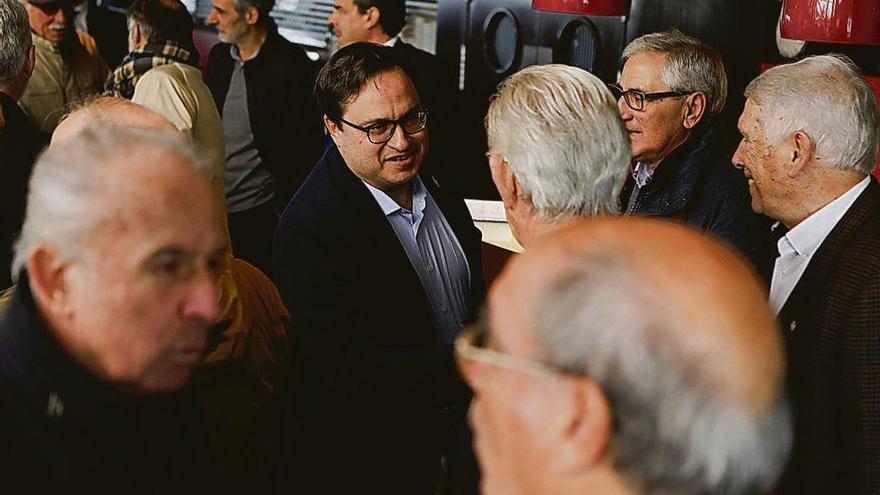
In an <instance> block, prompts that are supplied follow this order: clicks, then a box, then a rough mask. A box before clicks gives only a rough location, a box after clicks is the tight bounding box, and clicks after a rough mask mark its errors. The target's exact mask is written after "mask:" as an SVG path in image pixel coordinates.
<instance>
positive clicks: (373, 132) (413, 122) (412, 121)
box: [339, 108, 428, 144]
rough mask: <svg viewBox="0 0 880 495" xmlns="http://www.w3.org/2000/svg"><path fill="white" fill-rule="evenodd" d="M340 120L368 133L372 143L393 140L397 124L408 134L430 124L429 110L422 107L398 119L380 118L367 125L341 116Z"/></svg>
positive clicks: (414, 132)
mask: <svg viewBox="0 0 880 495" xmlns="http://www.w3.org/2000/svg"><path fill="white" fill-rule="evenodd" d="M339 121H340V122H342V123H343V124H348V125H349V126H351V127H354V128H355V129H357V130H359V131H361V132H365V133H367V139H369V140H370V142H371V143H373V144H384V143H387V142H388V141H390V140H391V136H394V132H395V131H396V130H397V126H400V128H401V129H403V132H405V133H406V134H416V133H419V132H422V131H423V130H425V127H426V126H427V125H428V110H427V109H424V108H422V109H419V110H415V111H412V112H409V113H407V114H406V115H404V116H403V117H401V118H399V119H397V120H380V121H378V122H376V123H374V124H371V125H369V126H367V127H361V126H359V125H357V124H353V123H351V122H349V121H347V120H345V119H343V118H341V117H340V118H339Z"/></svg>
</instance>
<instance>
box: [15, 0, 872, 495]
mask: <svg viewBox="0 0 880 495" xmlns="http://www.w3.org/2000/svg"><path fill="white" fill-rule="evenodd" d="M72 6H73V4H72V3H70V2H67V1H66V0H60V1H57V2H46V1H43V0H33V1H30V2H26V5H24V7H22V5H21V4H19V3H18V0H0V23H3V27H4V29H2V30H0V32H2V33H4V36H8V37H9V46H10V48H11V49H6V48H4V49H3V50H2V52H3V54H2V56H0V61H2V62H4V63H3V64H0V65H2V66H3V67H5V68H8V70H7V73H4V74H0V90H2V93H3V100H2V103H3V114H4V117H5V121H6V123H7V125H6V127H5V128H4V134H3V141H2V142H3V148H0V160H2V161H3V162H2V163H0V165H2V166H4V167H5V166H6V164H7V160H9V162H10V163H18V162H21V163H22V164H25V165H22V167H23V168H21V169H19V170H18V172H19V175H21V176H23V177H25V178H26V177H27V176H29V175H32V177H31V178H30V187H29V192H28V198H27V213H26V215H25V213H24V206H23V201H24V198H23V197H22V196H21V192H20V191H19V196H14V195H12V196H11V197H13V198H14V197H18V198H19V199H18V202H19V203H21V204H20V205H18V206H16V205H14V204H10V211H18V212H19V213H18V215H23V216H24V218H23V221H22V219H21V218H19V219H18V221H17V224H16V222H15V221H13V222H8V223H9V228H10V229H15V232H18V229H19V228H20V229H21V232H20V234H18V236H17V241H16V243H15V247H14V249H12V247H11V239H12V234H10V235H9V236H6V233H5V232H4V234H3V235H4V236H6V237H8V239H7V238H6V237H4V241H8V242H7V243H8V244H10V246H7V247H4V249H8V250H10V254H11V255H12V256H13V258H14V259H13V263H12V270H11V273H10V276H11V277H12V278H14V279H15V280H16V281H17V284H18V285H17V287H16V289H15V290H14V292H13V293H12V296H11V301H10V302H9V305H8V307H7V308H6V309H5V311H4V314H3V316H2V319H0V357H2V359H0V405H2V406H3V407H2V408H0V411H2V418H3V419H2V423H3V435H2V437H0V438H2V439H3V441H4V444H5V447H3V448H2V449H0V451H2V455H0V461H2V462H0V466H2V467H0V471H2V472H4V473H5V476H4V479H5V480H6V482H8V483H9V485H11V486H12V487H14V488H20V489H22V490H28V489H31V490H36V491H47V490H59V489H85V488H90V489H92V490H93V491H97V492H99V493H104V492H107V493H110V492H114V493H119V492H123V493H129V492H131V493H139V492H144V493H155V492H159V491H161V492H165V493H168V492H170V493H178V492H179V493H184V492H189V493H191V492H199V491H208V490H210V491H224V490H229V491H233V490H239V491H240V490H247V489H248V488H250V489H255V490H257V491H261V492H262V491H270V490H276V489H277V490H280V491H295V490H298V491H300V492H305V493H351V492H365V493H388V494H395V493H400V494H426V495H427V494H434V493H453V494H467V493H476V491H477V490H478V487H480V486H481V487H482V490H483V492H484V493H487V494H489V495H501V494H505V495H507V494H517V493H521V494H526V495H529V494H544V493H569V492H570V493H603V494H609V493H610V494H614V493H695V494H696V493H725V494H726V493H730V494H741V493H742V494H745V493H763V492H766V491H767V490H769V489H771V488H772V487H773V486H775V484H776V483H777V480H779V479H780V477H781V484H780V485H779V487H778V490H779V493H782V494H788V493H798V494H802V493H832V492H841V493H873V492H875V491H876V489H877V488H878V485H880V464H878V461H877V457H878V456H877V454H876V449H877V446H876V445H875V443H876V442H874V441H873V438H874V437H875V436H877V433H878V432H877V424H878V421H877V417H878V416H877V414H878V411H877V397H878V396H880V395H878V394H880V390H877V386H876V385H877V383H880V381H878V380H877V374H878V373H880V371H878V370H880V366H878V364H877V363H878V356H877V350H878V345H877V343H876V335H875V334H876V333H877V332H876V330H877V328H876V327H877V323H878V321H880V315H878V314H877V310H876V309H875V307H876V306H877V304H876V302H877V301H876V300H877V298H878V297H880V296H878V289H877V287H876V285H877V284H878V283H880V276H878V272H880V258H878V255H877V253H878V252H880V251H878V248H880V245H878V243H880V232H878V227H877V220H876V218H877V213H878V212H877V209H878V205H877V202H878V190H877V187H878V186H877V184H876V182H875V181H874V180H873V179H871V178H870V176H869V174H870V172H871V170H872V168H873V165H874V164H875V163H876V160H877V153H878V143H880V135H878V134H880V131H878V124H877V122H878V110H877V102H876V99H875V97H874V95H873V93H872V92H871V90H870V88H869V87H868V86H867V84H866V83H865V82H864V81H863V80H862V79H861V77H860V73H859V71H858V69H857V68H855V67H854V66H853V65H852V63H851V62H849V61H848V60H846V59H843V58H839V57H833V56H822V57H809V58H807V59H805V60H802V61H800V62H797V63H793V64H789V65H784V66H780V67H776V68H773V69H770V70H768V71H767V72H766V73H764V74H762V75H760V76H759V77H758V78H757V79H755V81H753V82H752V83H751V84H750V85H749V86H748V88H747V89H746V97H747V101H746V105H745V110H744V111H743V114H742V116H741V117H740V119H739V132H740V133H741V135H742V140H741V141H740V143H739V145H738V147H735V146H733V145H732V144H731V143H728V142H726V141H725V139H724V133H723V131H722V129H720V127H721V125H720V122H719V121H718V120H717V116H718V115H719V114H720V112H721V111H722V109H723V108H724V105H725V101H726V95H727V78H726V74H725V72H724V66H723V63H722V61H721V58H720V56H719V55H718V54H717V53H716V52H715V51H714V50H713V49H711V48H710V47H708V46H706V45H705V44H703V43H701V42H700V41H698V40H696V39H694V38H691V37H689V36H686V35H684V34H682V33H680V32H678V31H670V32H664V33H654V34H649V35H645V36H642V37H640V38H637V39H636V40H634V41H633V42H632V43H631V44H630V45H629V46H627V48H626V49H625V50H624V53H623V57H622V66H621V67H622V70H621V74H620V80H619V81H618V82H617V83H616V84H613V85H610V87H608V86H606V85H605V84H604V83H602V81H600V80H599V79H598V78H596V77H595V76H593V75H591V74H589V73H587V72H586V71H583V70H581V69H577V68H573V67H567V66H561V65H547V66H539V67H530V68H527V69H524V70H522V71H520V72H518V73H517V74H514V75H513V76H511V77H510V78H508V79H507V80H506V81H505V82H504V83H503V84H502V85H501V87H500V88H499V91H498V94H497V95H496V97H495V98H494V99H493V100H492V103H491V105H490V108H489V112H488V115H487V118H486V126H487V134H488V139H489V143H488V144H489V165H490V168H491V173H492V178H493V181H494V182H495V184H496V186H497V189H498V191H499V193H500V195H501V198H502V200H503V202H504V206H505V210H506V212H507V215H508V220H509V222H510V225H511V228H512V231H513V233H514V235H515V236H516V237H517V238H518V239H519V240H520V242H521V244H522V245H523V246H524V247H525V248H526V249H527V251H526V253H525V254H523V255H521V256H519V257H518V258H517V259H515V260H514V261H513V262H512V263H510V265H509V267H508V268H507V269H506V270H505V272H504V273H503V275H502V276H501V278H500V280H499V282H498V283H497V284H496V285H495V286H493V288H492V290H491V291H490V293H489V297H488V304H487V306H486V312H485V313H484V314H483V316H482V317H479V318H478V310H479V308H480V306H481V305H482V303H483V300H484V298H485V296H486V286H485V282H484V280H483V275H482V261H481V250H480V235H479V232H478V231H477V230H476V229H475V227H474V225H473V222H472V221H471V219H470V216H469V214H468V211H467V209H466V207H465V205H464V203H463V201H462V200H461V198H460V197H459V196H458V195H457V193H456V191H455V189H454V187H452V185H451V184H449V182H448V180H447V177H445V176H444V175H443V174H442V173H441V172H442V171H443V167H444V163H443V162H444V160H448V159H449V155H446V154H445V153H448V152H449V148H448V146H447V145H446V144H445V141H444V140H445V139H446V136H448V135H450V134H449V133H450V131H451V128H450V127H449V122H451V120H450V119H449V117H448V114H447V113H446V112H448V110H449V108H450V106H449V105H448V100H447V95H444V92H443V91H442V90H439V89H438V88H437V86H436V84H435V83H436V80H435V78H432V77H431V70H432V68H431V62H430V55H427V54H425V53H424V52H420V51H418V50H416V49H415V48H413V47H411V46H409V45H407V44H406V43H403V42H402V41H401V40H400V39H399V38H398V34H399V32H400V30H401V29H402V27H403V25H404V20H405V8H404V7H403V3H402V2H384V1H374V2H371V1H369V0H367V1H363V2H360V1H355V0H339V1H338V2H337V4H336V6H335V10H334V13H333V14H332V16H331V17H330V22H331V25H332V27H333V29H334V31H335V34H336V35H337V38H338V39H339V42H340V45H343V46H342V47H341V48H340V49H339V50H338V51H337V52H336V53H335V54H334V55H333V56H332V57H331V58H330V60H329V61H328V62H327V63H326V64H325V65H324V67H323V68H322V69H321V70H320V72H318V73H317V74H316V75H314V74H313V73H312V71H311V64H310V62H309V61H308V60H307V58H306V56H305V54H304V52H303V51H302V49H300V48H298V47H296V46H295V45H293V44H291V43H290V42H288V41H286V40H284V39H283V38H282V37H281V36H280V35H279V34H278V32H277V27H276V26H275V24H274V22H273V21H272V20H271V18H270V17H269V13H270V11H271V10H272V7H273V2H272V0H266V1H259V0H239V1H235V0H215V1H214V3H213V9H212V11H211V14H210V16H209V18H208V21H209V23H211V24H213V25H215V26H216V27H217V30H218V34H219V35H220V38H221V41H222V43H220V44H218V45H217V46H215V48H214V49H213V50H212V52H211V54H210V57H209V62H208V70H207V76H206V77H205V79H204V80H203V79H202V76H201V73H200V72H199V69H198V66H199V61H198V55H197V52H196V50H195V48H194V46H193V44H192V29H193V24H192V17H191V16H190V14H189V13H188V12H187V11H186V9H185V7H184V6H183V4H182V3H180V2H179V1H178V0H136V1H135V2H134V3H133V4H132V6H131V8H130V9H129V13H128V18H127V22H128V48H129V53H128V54H127V55H125V56H124V58H122V60H121V61H120V64H119V66H118V67H117V68H116V69H115V70H114V71H113V73H112V74H109V76H108V73H109V71H108V68H107V66H106V64H105V63H104V62H103V61H101V59H100V58H99V57H98V54H97V51H96V49H95V42H94V40H91V39H90V38H89V37H88V35H86V34H84V33H82V32H81V31H79V30H77V29H75V28H74V25H75V23H74V20H73V19H74V16H73V13H74V12H73V9H72ZM24 12H26V13H27V14H28V16H27V20H28V24H27V26H25V25H24V21H25V18H24V15H23V13H24ZM7 25H8V26H9V27H10V29H7V28H6V26H7ZM13 28H14V29H13ZM28 28H29V29H28ZM28 30H29V31H30V32H31V33H32V34H27V33H28ZM6 33H9V34H6ZM31 36H32V38H31ZM5 41H6V40H4V42H5ZM29 41H32V43H33V44H31V43H29ZM7 56H8V58H5V57H7ZM41 71H42V72H41ZM29 78H30V81H31V82H28V79H29ZM313 79H314V89H313V85H312V80H313ZM35 80H36V81H37V82H34V81H35ZM46 81H52V82H53V84H54V85H53V86H51V88H49V87H48V83H47V82H46ZM105 81H106V82H105ZM50 89H51V91H49V90H50ZM99 90H106V91H107V92H109V93H111V94H113V95H115V96H116V98H109V99H99V100H95V101H92V102H91V103H87V104H85V105H84V106H83V107H82V108H81V109H80V110H78V111H77V112H74V113H73V114H72V115H71V116H69V117H67V118H66V119H63V120H62V116H63V114H64V113H65V110H64V109H65V108H66V106H67V105H68V104H69V103H70V102H71V101H74V100H79V99H83V98H84V97H85V96H86V95H87V94H92V93H95V92H98V91H99ZM50 93H51V94H50ZM125 100H131V102H133V103H130V102H127V101H125ZM16 101H18V102H20V103H21V108H22V109H23V114H22V112H21V111H18V109H19V107H18V105H17V104H16ZM50 107H51V108H50ZM25 116H26V117H27V118H25ZM27 120H29V121H30V122H31V123H32V124H33V125H34V126H35V127H36V128H38V129H42V130H43V131H46V132H52V131H55V132H54V135H53V139H52V145H51V146H50V148H49V149H48V151H46V152H45V153H44V154H43V155H42V156H41V157H40V158H39V160H37V164H36V166H35V167H34V169H33V173H32V174H31V173H30V168H29V167H30V165H29V164H28V163H27V162H28V160H30V163H33V161H34V160H35V156H36V153H37V151H38V150H39V148H40V146H41V143H40V141H39V134H38V133H36V131H34V129H33V128H30V130H26V129H28V127H27V125H26V121H27ZM59 122H60V124H59ZM59 125H60V127H59ZM56 128H57V129H56ZM7 129H9V130H10V131H14V132H16V133H17V134H16V135H26V134H27V133H29V134H27V135H30V136H33V137H32V138H28V139H27V140H15V141H14V142H10V143H8V142H7V139H6V138H7V134H6V130H7ZM322 129H324V130H325V131H326V133H327V135H328V136H329V138H330V141H332V143H329V144H328V145H326V149H323V148H324V147H325V146H324V143H323V139H324V138H323V135H322ZM175 131H176V132H175ZM18 133H22V134H18ZM438 142H439V145H438ZM7 144H9V146H10V148H11V149H12V153H10V150H8V149H7ZM291 144H294V145H296V148H292V146H291ZM290 149H296V150H297V154H296V155H295V156H291V155H290V153H289V150H290ZM322 149H323V150H322ZM204 152H208V153H204ZM8 157H15V160H13V159H11V158H8ZM737 168H739V169H742V170H743V173H744V175H745V177H743V175H742V174H740V173H739V172H738V171H737ZM221 178H222V179H221ZM10 191H11V193H12V192H15V190H14V189H11V190H10ZM59 205H63V207H59ZM16 207H17V208H18V210H15V209H14V208H16ZM285 207H286V208H285ZM282 208H284V211H283V214H281V215H280V217H279V212H280V211H281V209H282ZM620 213H622V214H623V215H622V216H623V217H624V218H614V217H616V216H618V215H617V214H620ZM761 215H765V216H766V217H769V218H770V219H772V220H773V221H777V224H776V225H774V226H773V228H772V230H771V228H770V226H769V223H771V222H765V221H764V218H765V217H762V216H761ZM595 216H601V217H604V218H598V219H591V220H589V221H587V220H585V218H586V217H595ZM627 216H647V217H662V218H665V219H667V220H672V221H671V222H670V221H659V220H657V219H653V220H652V219H634V218H625V217H627ZM765 223H767V224H768V225H766V227H767V228H764V227H765V225H764V224H765ZM680 224H686V225H688V226H690V227H691V228H685V227H683V226H681V225H680ZM4 225H5V224H4ZM771 236H772V237H778V238H779V239H778V241H777V247H778V252H779V254H778V256H777V255H776V253H773V254H772V255H770V256H766V251H765V250H764V246H765V244H766V243H767V242H771V243H772V241H770V238H771ZM236 257H238V258H245V259H246V260H247V261H250V262H252V263H253V264H254V265H256V266H257V268H259V269H261V270H262V271H263V272H265V273H267V274H271V275H272V278H273V282H274V285H273V284H272V283H270V282H269V280H268V279H266V277H265V275H264V274H263V273H261V272H260V270H257V269H254V268H253V266H251V265H250V264H248V263H244V262H242V261H241V260H240V259H238V258H236ZM756 268H757V269H756ZM759 273H760V274H762V275H763V276H764V279H763V281H762V279H761V278H759V275H758V274H759ZM275 286H277V290H276V288H275ZM762 287H769V302H768V297H767V295H766V289H764V288H762ZM282 303H283V304H282ZM285 307H286V309H285ZM288 310H289V313H288ZM774 316H776V317H777V320H778V322H779V323H780V324H781V327H782V328H781V332H780V329H779V328H778V327H777V323H776V322H775V321H774ZM288 325H289V326H288ZM466 326H467V329H466V330H462V329H463V328H464V327H466ZM190 378H193V381H192V383H191V384H190V386H189V387H186V384H187V382H189V381H190ZM237 381H241V382H243V383H244V382H246V383H247V384H246V385H244V386H242V388H241V391H240V392H241V395H233V393H232V387H230V388H229V389H227V390H225V391H224V387H225V386H227V385H229V384H232V383H237ZM181 389H183V391H182V392H180V390H181ZM236 390H237V389H236ZM279 391H280V394H283V396H281V395H279ZM786 395H788V400H787V399H786ZM281 397H283V399H284V400H283V401H282V400H280V399H281ZM282 405H283V407H284V416H283V417H281V416H280V414H279V413H277V411H280V410H281V408H282ZM192 407H197V408H201V409H203V410H202V411H200V412H199V413H197V414H194V413H193V412H192ZM468 416H469V418H470V422H468V421H467V419H468ZM233 418H234V419H233ZM471 426H472V427H473V431H471ZM200 435H201V437H200ZM204 435H208V436H209V437H212V438H207V439H206V438H204ZM270 437H275V438H274V440H277V442H273V441H271V440H273V439H272V438H270ZM792 438H793V440H792ZM220 439H223V440H225V443H224V441H221V440H220ZM206 446H212V447H213V450H221V451H222V452H219V453H218V452H214V451H212V448H211V447H206ZM474 447H475V450H476V454H478V455H479V467H480V469H479V470H478V468H477V459H476V457H475V452H474ZM789 453H791V457H790V460H788V461H787V459H789ZM218 454H219V455H218ZM237 464H241V465H237ZM245 464H247V468H244V467H242V466H243V465H245ZM233 473H235V474H233ZM276 473H278V474H277V475H276Z"/></svg>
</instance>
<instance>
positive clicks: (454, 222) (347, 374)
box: [273, 42, 485, 495]
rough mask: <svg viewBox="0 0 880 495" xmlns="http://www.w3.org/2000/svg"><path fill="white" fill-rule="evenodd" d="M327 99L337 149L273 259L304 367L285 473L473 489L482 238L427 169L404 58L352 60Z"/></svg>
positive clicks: (313, 480)
mask: <svg viewBox="0 0 880 495" xmlns="http://www.w3.org/2000/svg"><path fill="white" fill-rule="evenodd" d="M315 93H316V96H317V99H318V103H319V106H320V107H321V112H322V113H323V120H324V125H325V126H326V128H327V131H328V133H329V134H330V137H331V138H332V140H333V143H334V144H333V145H332V146H331V147H330V148H329V149H328V150H327V151H326V153H325V154H324V156H323V157H322V158H321V160H319V161H318V163H317V164H316V165H315V168H314V169H313V171H312V173H311V175H310V176H309V178H308V179H307V180H306V181H305V183H304V184H303V185H302V187H301V188H300V190H299V192H298V193H297V194H296V196H294V198H293V199H292V200H291V202H290V204H289V205H288V206H287V209H286V210H285V211H284V214H283V215H282V217H281V220H280V222H279V226H278V229H277V230H276V232H275V242H274V253H273V258H274V268H275V271H274V279H275V281H276V283H277V284H278V288H279V289H280V291H281V295H282V298H283V299H284V302H285V304H286V305H287V307H288V308H289V309H290V312H291V318H292V322H293V326H294V327H295V328H296V329H297V330H296V332H295V334H296V337H295V338H296V339H297V341H296V342H295V345H296V346H297V348H296V349H297V350H296V354H297V356H298V357H299V361H298V364H297V370H296V374H295V375H294V377H295V382H296V383H297V384H298V385H299V387H298V388H297V390H295V391H294V392H293V394H292V395H291V396H292V398H293V400H294V402H295V404H294V407H295V411H296V416H295V418H296V419H295V421H296V424H297V425H298V429H299V431H300V432H301V434H300V435H299V436H297V437H295V438H293V439H291V442H290V446H291V449H290V455H292V456H294V457H293V459H291V460H290V461H289V462H287V463H286V464H285V466H284V469H286V470H287V471H286V475H287V476H288V478H289V479H290V484H292V485H294V486H295V487H299V488H300V489H304V490H306V491H305V493H331V494H335V493H343V494H347V493H382V494H401V495H403V494H406V495H419V494H424V495H431V494H433V493H435V490H436V489H437V488H438V486H439V485H438V483H444V484H445V486H446V487H448V486H449V485H454V484H458V483H461V482H462V481H459V480H462V479H464V480H465V481H464V482H465V483H466V480H467V479H471V480H472V479H473V478H469V477H468V475H465V474H461V475H460V474H459V473H461V472H462V471H460V470H459V466H461V465H462V462H465V464H464V465H467V463H466V460H467V459H468V449H467V446H468V444H467V443H465V444H464V447H463V446H462V444H461V443H460V442H459V439H460V436H459V435H460V434H461V432H462V428H463V427H464V414H465V411H466V408H467V404H468V401H469V395H470V394H469V391H468V390H467V388H466V386H465V385H464V383H463V382H462V381H461V379H460V377H459V376H458V375H457V372H456V370H455V366H454V361H453V359H452V342H453V341H454V339H455V338H456V336H457V335H458V332H459V330H460V328H461V327H462V325H463V324H464V323H465V322H467V321H469V320H471V319H472V316H473V314H474V308H476V307H477V306H478V304H479V302H480V300H481V299H482V296H483V293H484V291H485V289H484V284H483V280H482V275H481V274H482V270H481V264H480V255H479V253H480V246H479V234H478V232H477V231H476V229H475V228H474V226H473V223H472V221H471V220H470V216H469V215H468V213H467V210H466V208H465V207H464V203H463V202H462V201H461V199H460V198H458V197H457V196H456V195H455V194H451V193H450V191H449V190H448V188H447V187H446V184H444V183H442V182H440V181H438V180H437V178H436V177H432V176H430V175H429V174H427V173H425V171H424V170H423V169H422V163H423V161H424V159H425V156H426V154H427V152H428V138H429V132H430V130H431V127H430V126H431V115H432V109H430V108H425V107H424V106H423V105H422V102H421V99H420V97H419V95H418V94H417V93H416V90H415V87H414V85H413V83H412V81H411V79H410V78H409V76H408V75H407V74H406V73H405V72H404V71H403V70H402V69H401V68H400V65H399V63H398V59H397V56H396V54H395V51H394V50H393V49H391V48H389V47H385V46H382V45H377V44H373V43H366V42H360V43H353V44H350V45H347V46H345V47H343V48H341V49H340V50H339V51H338V52H337V53H336V54H335V55H334V56H333V57H332V58H331V59H330V60H329V61H328V62H327V64H326V65H325V66H324V68H323V69H322V70H321V72H320V73H319V74H318V78H317V83H316V89H315ZM471 457H472V453H471ZM441 459H444V460H445V462H444V463H443V464H442V465H443V466H445V471H444V472H445V474H441ZM462 459H464V460H465V461H462ZM465 472H469V471H465ZM441 480H442V481H441ZM309 490H311V491H309Z"/></svg>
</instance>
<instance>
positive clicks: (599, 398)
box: [560, 376, 613, 472]
mask: <svg viewBox="0 0 880 495" xmlns="http://www.w3.org/2000/svg"><path fill="white" fill-rule="evenodd" d="M566 380H570V381H571V388H572V391H573V392H574V393H573V396H572V403H571V412H570V414H569V415H568V417H567V420H568V423H567V428H566V431H565V434H564V441H563V442H562V444H563V447H562V448H561V449H560V455H561V456H563V457H562V458H561V459H560V461H561V462H564V463H565V465H567V466H569V467H571V468H573V469H575V470H577V471H579V472H583V471H584V470H585V469H588V468H590V467H591V466H595V465H596V464H599V463H601V462H603V460H604V459H605V457H606V455H607V452H608V449H609V447H610V443H611V432H612V423H613V414H612V412H611V406H610V404H609V403H608V398H607V397H606V396H605V393H604V392H603V391H602V388H601V387H600V386H599V384H598V383H597V382H596V381H595V380H593V379H591V378H588V377H584V376H576V377H566Z"/></svg>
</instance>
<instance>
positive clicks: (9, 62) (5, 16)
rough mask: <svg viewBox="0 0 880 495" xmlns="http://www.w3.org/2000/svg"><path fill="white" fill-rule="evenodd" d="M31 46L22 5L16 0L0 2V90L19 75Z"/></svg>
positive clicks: (31, 42) (27, 24)
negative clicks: (0, 47) (0, 48)
mask: <svg viewBox="0 0 880 495" xmlns="http://www.w3.org/2000/svg"><path fill="white" fill-rule="evenodd" d="M31 45H33V38H31V25H30V22H29V21H28V14H27V11H26V10H25V8H24V5H22V4H21V3H20V2H19V1H18V0H0V46H2V47H3V49H2V50H0V88H8V87H9V85H11V84H12V83H14V82H15V81H16V79H18V77H19V76H20V75H21V72H22V71H23V70H24V65H25V62H27V55H28V50H29V49H30V47H31Z"/></svg>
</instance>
